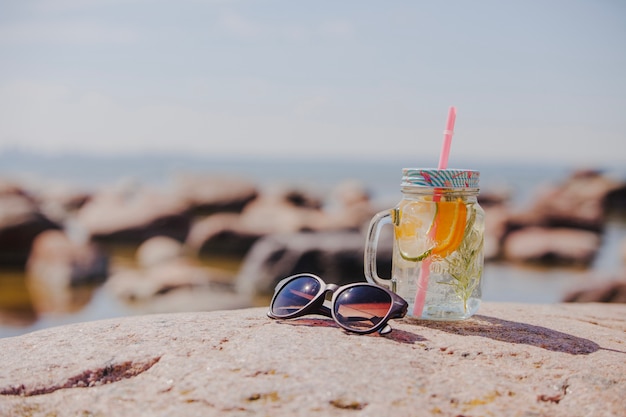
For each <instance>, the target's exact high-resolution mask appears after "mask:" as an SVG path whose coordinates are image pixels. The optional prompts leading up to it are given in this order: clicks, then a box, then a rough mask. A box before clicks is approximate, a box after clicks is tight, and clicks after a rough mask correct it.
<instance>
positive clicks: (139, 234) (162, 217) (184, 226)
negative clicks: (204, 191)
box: [76, 187, 191, 244]
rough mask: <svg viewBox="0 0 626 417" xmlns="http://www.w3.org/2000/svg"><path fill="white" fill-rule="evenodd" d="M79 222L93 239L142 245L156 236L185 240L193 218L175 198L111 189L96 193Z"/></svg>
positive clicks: (138, 189) (152, 192)
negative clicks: (141, 243)
mask: <svg viewBox="0 0 626 417" xmlns="http://www.w3.org/2000/svg"><path fill="white" fill-rule="evenodd" d="M76 222H77V223H78V224H80V226H81V227H82V228H83V229H84V230H86V231H87V233H88V235H89V236H91V238H92V239H94V240H97V241H101V242H114V243H132V244H138V243H140V242H143V241H144V240H146V239H148V238H150V237H154V236H168V237H171V238H174V239H177V240H180V241H183V240H184V239H185V238H186V237H187V234H188V232H189V227H190V224H191V216H190V215H189V213H188V212H187V211H186V205H185V204H184V202H182V201H181V200H179V199H176V198H175V197H174V196H173V195H170V194H167V193H165V192H158V191H155V190H149V189H146V188H142V187H131V188H115V187H114V188H111V189H104V190H101V191H100V192H98V193H96V194H95V195H94V196H93V198H92V199H91V200H90V201H89V202H87V203H86V204H85V205H84V206H82V207H81V208H80V210H79V211H78V213H77V216H76Z"/></svg>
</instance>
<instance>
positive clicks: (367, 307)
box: [333, 285, 392, 331]
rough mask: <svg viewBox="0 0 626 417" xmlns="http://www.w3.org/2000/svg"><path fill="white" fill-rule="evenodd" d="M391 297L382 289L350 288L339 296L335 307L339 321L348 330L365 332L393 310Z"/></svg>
mask: <svg viewBox="0 0 626 417" xmlns="http://www.w3.org/2000/svg"><path fill="white" fill-rule="evenodd" d="M391 304H392V300H391V296H390V295H389V294H387V293H386V292H385V291H383V290H382V289H380V288H376V287H372V286H368V285H363V286H356V287H350V288H348V289H346V290H344V291H342V292H341V293H340V294H338V295H337V301H336V302H335V305H334V306H333V309H334V313H335V317H336V318H337V321H338V322H339V323H341V324H342V325H343V326H345V327H346V328H348V329H351V330H356V331H365V330H370V329H372V328H374V327H375V326H376V325H377V324H378V323H380V322H381V321H382V320H384V318H385V316H387V313H389V310H390V309H391Z"/></svg>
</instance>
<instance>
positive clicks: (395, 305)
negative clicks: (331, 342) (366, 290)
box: [267, 272, 408, 334]
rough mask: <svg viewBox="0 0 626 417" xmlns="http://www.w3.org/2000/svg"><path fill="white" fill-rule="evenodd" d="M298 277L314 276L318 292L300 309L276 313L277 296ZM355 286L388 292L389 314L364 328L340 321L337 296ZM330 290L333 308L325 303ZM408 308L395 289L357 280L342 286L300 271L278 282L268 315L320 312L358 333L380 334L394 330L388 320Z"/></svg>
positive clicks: (282, 317) (400, 314)
mask: <svg viewBox="0 0 626 417" xmlns="http://www.w3.org/2000/svg"><path fill="white" fill-rule="evenodd" d="M297 278H313V279H314V280H316V281H317V282H318V283H319V284H320V289H319V291H318V292H317V294H315V295H314V296H313V298H312V299H311V301H309V302H308V303H307V304H306V305H305V306H303V307H302V308H301V309H299V310H298V311H296V312H293V313H289V314H285V315H280V314H274V313H273V312H272V307H273V305H274V302H275V301H276V298H277V296H278V295H279V294H280V292H281V291H282V289H283V288H284V287H285V286H286V285H287V284H288V283H289V282H291V281H293V280H295V279H297ZM354 287H374V288H376V289H379V290H381V291H383V292H385V293H387V294H388V295H389V297H390V299H391V305H390V307H389V311H388V312H387V314H385V317H384V318H383V319H382V320H381V321H379V322H378V323H377V324H375V325H374V326H373V327H371V328H368V329H364V330H360V329H356V328H351V327H349V326H346V325H344V324H343V323H341V321H339V319H338V318H337V317H336V316H335V310H334V308H332V307H333V306H334V305H335V302H336V301H337V298H338V297H339V295H340V294H341V293H343V292H344V291H345V290H348V289H350V288H354ZM328 292H331V293H332V298H331V302H330V305H331V308H329V307H326V306H325V305H324V302H325V301H326V294H327V293H328ZM407 309H408V303H407V302H406V300H404V299H403V298H402V297H400V296H399V295H398V294H396V293H394V292H393V291H391V290H389V289H387V288H385V287H382V286H380V285H375V284H370V283H369V282H355V283H352V284H347V285H343V286H341V287H340V286H338V285H337V284H327V283H325V282H324V280H322V279H321V278H320V277H318V276H317V275H314V274H311V273H306V272H305V273H300V274H294V275H291V276H289V277H287V278H283V279H282V280H280V282H279V283H278V284H276V288H275V289H274V296H273V297H272V301H271V302H270V309H269V311H268V312H267V315H268V317H270V318H272V319H295V318H297V317H302V316H306V315H309V314H320V315H322V316H325V317H331V318H332V319H333V320H334V321H335V323H337V324H338V325H339V326H340V327H341V328H343V329H344V330H347V331H349V332H353V333H358V334H368V333H374V332H376V331H378V332H379V333H380V334H387V333H389V332H391V330H392V329H391V326H389V324H388V323H387V322H388V321H389V320H390V319H396V318H402V317H404V315H405V314H406V312H407Z"/></svg>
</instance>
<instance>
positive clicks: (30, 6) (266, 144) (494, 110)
mask: <svg viewBox="0 0 626 417" xmlns="http://www.w3.org/2000/svg"><path fill="white" fill-rule="evenodd" d="M450 106H455V107H456V108H457V119H456V126H455V134H454V139H453V143H452V150H451V156H450V159H451V161H452V160H454V158H457V159H458V158H462V159H481V160H494V161H503V162H507V161H521V162H547V163H568V164H584V165H599V164H603V163H611V164H621V163H625V164H626V115H625V113H624V111H625V110H626V2H624V1H621V0H587V1H581V0H526V1H501V0H475V1H469V0H468V1H462V0H449V1H434V0H432V1H423V0H415V1H393V0H391V1H384V2H383V1H370V0H358V1H357V0H344V1H336V0H335V1H329V0H316V1H290V0H264V1H262V0H258V1H254V0H230V1H229V0H213V1H212V0H177V1H159V0H153V1H149V0H108V1H106V0H56V1H53V0H21V1H6V0H2V1H0V152H2V151H3V150H4V151H6V150H15V149H19V150H24V151H34V152H41V153H45V154H55V155H56V154H63V153H67V152H70V153H79V154H80V153H88V154H98V155H112V156H115V155H122V154H128V153H134V154H136V153H139V154H140V153H142V152H157V153H158V152H163V153H173V152H175V153H182V154H191V155H207V156H212V157H214V156H247V157H255V158H266V157H285V158H295V157H333V158H352V159H359V158H395V157H406V156H407V155H415V157H416V159H418V158H419V159H421V160H423V159H424V158H431V159H432V160H433V165H435V164H436V162H437V160H438V154H439V152H440V148H441V142H442V136H443V130H444V128H445V122H446V116H447V112H448V108H449V107H450Z"/></svg>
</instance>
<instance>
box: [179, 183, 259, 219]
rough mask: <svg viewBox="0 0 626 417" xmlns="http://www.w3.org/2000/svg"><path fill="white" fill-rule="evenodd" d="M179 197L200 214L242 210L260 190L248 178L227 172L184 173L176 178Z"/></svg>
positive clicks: (194, 211)
mask: <svg viewBox="0 0 626 417" xmlns="http://www.w3.org/2000/svg"><path fill="white" fill-rule="evenodd" d="M174 187H175V190H176V194H177V195H178V198H179V199H180V200H182V201H183V202H184V203H185V204H186V205H187V206H188V209H189V210H190V211H191V212H193V213H195V214H197V213H203V214H205V215H206V214H211V213H216V212H224V211H227V212H240V211H241V210H242V209H243V208H244V207H245V206H246V204H248V203H249V202H250V201H252V200H254V199H255V198H256V197H257V195H258V194H259V191H258V190H257V186H256V185H255V184H254V183H253V182H251V181H248V180H246V179H243V178H237V177H235V176H226V175H192V174H181V175H178V176H177V177H176V178H175V185H174Z"/></svg>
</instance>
